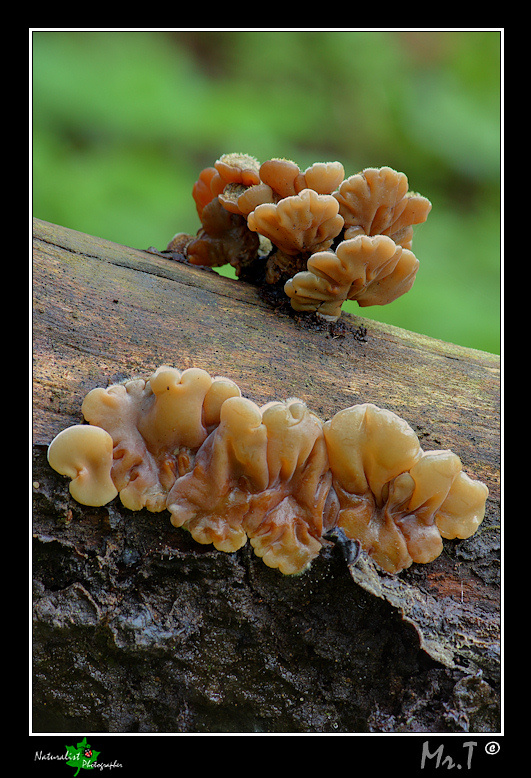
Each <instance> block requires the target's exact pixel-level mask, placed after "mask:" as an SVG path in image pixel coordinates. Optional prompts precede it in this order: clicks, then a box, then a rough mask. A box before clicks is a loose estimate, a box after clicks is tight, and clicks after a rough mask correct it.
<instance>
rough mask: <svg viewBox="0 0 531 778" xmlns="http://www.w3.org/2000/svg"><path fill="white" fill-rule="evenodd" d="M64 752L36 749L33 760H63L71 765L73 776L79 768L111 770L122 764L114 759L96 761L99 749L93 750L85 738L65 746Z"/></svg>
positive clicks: (99, 752)
mask: <svg viewBox="0 0 531 778" xmlns="http://www.w3.org/2000/svg"><path fill="white" fill-rule="evenodd" d="M65 748H66V754H65V753H63V754H55V755H54V754H51V753H43V752H42V751H37V752H36V753H35V760H39V761H46V762H48V761H55V760H57V761H65V762H66V764H67V766H68V767H73V768H74V769H75V773H74V774H73V778H76V776H77V775H79V771H80V770H100V771H103V770H112V768H113V767H122V765H121V764H120V763H119V762H118V761H117V760H116V759H115V760H114V761H113V762H101V761H98V757H99V755H100V754H101V751H95V750H94V749H93V748H92V746H91V745H90V743H89V742H88V741H87V738H86V737H84V738H83V740H82V741H81V742H80V743H78V744H77V745H76V746H65Z"/></svg>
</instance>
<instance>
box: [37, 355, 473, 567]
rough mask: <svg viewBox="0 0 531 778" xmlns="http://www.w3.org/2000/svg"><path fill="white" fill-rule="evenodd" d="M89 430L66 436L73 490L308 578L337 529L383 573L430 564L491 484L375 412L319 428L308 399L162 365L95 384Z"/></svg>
mask: <svg viewBox="0 0 531 778" xmlns="http://www.w3.org/2000/svg"><path fill="white" fill-rule="evenodd" d="M82 410H83V414H84V416H85V418H86V420H87V421H88V422H89V423H90V425H76V426H75V427H71V428H69V429H67V430H65V431H63V432H61V433H59V435H58V436H57V437H56V438H55V439H54V440H53V441H52V443H51V444H50V448H49V453H48V457H49V461H50V465H51V466H52V467H53V468H54V469H56V470H57V471H58V472H60V473H63V474H65V475H67V476H69V477H70V478H71V479H72V483H71V484H70V489H71V492H72V496H73V497H74V498H75V499H76V500H78V501H79V502H81V503H82V504H85V505H103V504H106V503H107V502H109V501H110V500H112V499H113V498H114V497H115V496H116V494H117V493H119V495H120V499H121V501H122V503H123V504H124V505H125V507H127V508H130V509H131V510H139V509H140V508H143V507H146V508H147V509H148V510H150V511H161V510H163V509H167V510H168V511H169V512H170V514H171V521H172V523H173V524H174V525H175V526H177V527H184V528H185V529H187V530H188V531H189V532H190V533H191V534H192V537H193V538H194V539H195V540H197V541H198V542H199V543H212V544H213V545H214V546H215V547H216V548H217V549H219V550H221V551H236V550H237V549H238V548H240V547H241V546H242V545H244V544H245V543H246V542H247V539H249V541H250V543H251V545H252V546H253V548H254V551H255V553H256V554H257V555H258V556H260V557H262V559H263V560H264V562H265V564H267V565H269V566H270V567H275V568H278V569H279V570H280V571H281V572H282V573H284V574H286V575H288V574H294V573H300V572H302V571H303V570H305V569H306V567H307V566H308V565H309V564H310V563H311V561H312V560H313V559H314V558H315V557H316V556H317V555H318V554H319V551H320V550H321V547H322V545H323V543H324V542H325V541H324V540H323V534H324V533H326V532H327V531H329V530H330V529H332V528H334V527H340V528H342V529H343V531H344V532H345V533H346V535H347V536H348V537H349V538H351V539H353V540H357V541H359V543H360V544H361V546H362V547H363V549H364V550H365V551H366V552H367V553H368V554H369V555H370V556H372V557H373V558H374V559H375V561H376V562H377V563H378V564H379V565H380V566H381V567H383V568H384V569H385V570H387V571H388V572H391V573H396V572H399V571H400V570H402V569H403V568H405V567H408V566H409V565H410V564H411V563H412V562H420V563H425V562H429V561H431V560H433V559H435V558H436V557H437V556H438V555H439V554H440V552H441V550H442V539H441V538H442V537H444V538H455V537H459V538H466V537H469V536H470V535H472V534H473V533H474V532H475V531H476V529H477V527H478V526H479V524H480V522H481V520H482V518H483V515H484V511H485V501H486V498H487V494H488V490H487V487H486V486H484V484H482V483H480V482H479V481H473V480H472V479H471V478H469V477H468V476H467V475H466V474H465V473H463V471H462V466H461V462H460V460H459V458H458V457H457V456H456V455H455V454H453V453H452V452H451V451H428V452H424V451H423V450H422V449H421V447H420V444H419V441H418V438H417V436H416V435H415V433H414V431H413V430H412V429H411V427H410V426H409V425H408V424H407V423H406V422H405V421H404V420H403V419H401V418H399V417H398V416H396V415H395V414H394V413H392V412H390V411H387V410H382V409H380V408H377V407H376V406H375V405H372V404H364V405H355V406H353V407H351V408H347V409H346V410H343V411H339V412H338V413H337V414H336V415H335V416H334V417H333V418H332V419H331V420H330V421H328V422H326V423H325V424H323V423H322V422H321V420H320V419H319V418H318V417H317V416H316V415H315V414H313V413H312V412H311V411H310V410H309V409H308V408H307V407H306V406H305V405H304V403H303V402H301V401H300V400H297V399H290V400H287V401H286V402H272V403H267V404H266V405H264V406H262V407H261V408H260V407H259V406H257V405H256V404H255V403H253V402H252V401H251V400H248V399H246V398H244V397H242V396H241V393H240V390H239V388H238V386H237V385H236V384H235V383H234V382H233V381H231V380H230V379H227V378H212V377H211V376H210V375H209V374H208V373H207V372H206V371H204V370H201V369H199V368H190V369H188V370H185V371H184V372H182V373H181V372H180V371H178V370H176V369H174V368H170V367H166V366H164V367H161V368H159V369H158V370H157V371H155V373H153V375H152V376H151V377H150V378H149V379H148V380H147V381H145V380H142V379H137V380H131V381H126V382H125V383H124V384H118V385H114V386H110V387H109V388H107V389H93V390H92V391H91V392H89V394H88V395H87V396H86V398H85V400H84V402H83V405H82Z"/></svg>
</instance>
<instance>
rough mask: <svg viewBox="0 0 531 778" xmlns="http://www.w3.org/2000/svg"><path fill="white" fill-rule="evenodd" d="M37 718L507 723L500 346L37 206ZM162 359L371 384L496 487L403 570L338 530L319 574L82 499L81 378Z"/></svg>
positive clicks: (145, 723)
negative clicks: (294, 292) (392, 317)
mask: <svg viewBox="0 0 531 778" xmlns="http://www.w3.org/2000/svg"><path fill="white" fill-rule="evenodd" d="M33 282H34V313H33V337H34V349H33V352H34V369H33V384H34V394H33V412H34V413H33V416H34V427H33V444H34V445H33V448H34V452H33V453H34V473H33V488H34V551H33V566H34V596H35V600H34V619H35V622H34V641H35V642H34V662H35V664H34V731H36V732H52V731H53V732H60V731H72V730H82V731H100V732H124V733H125V732H227V733H230V732H275V733H281V732H282V733H283V732H291V733H298V732H312V733H318V732H469V731H470V732H494V731H498V730H499V727H500V718H499V717H500V711H499V688H500V658H499V625H500V582H499V573H500V570H499V566H500V541H499V504H500V496H499V451H500V444H499V435H500V432H499V359H498V357H496V356H495V355H491V354H486V353H484V352H479V351H475V350H472V349H467V348H463V347H460V346H456V345H453V344H449V343H444V342H442V341H439V340H435V339H432V338H428V337H425V336H422V335H418V334H416V333H411V332H406V331H404V330H401V329H398V328H396V327H391V326H388V325H383V324H380V323H377V322H373V321H370V320H369V319H364V318H361V317H357V316H351V315H346V314H343V315H342V317H341V322H340V325H338V326H337V325H336V326H335V327H329V326H328V325H319V324H317V323H316V322H315V321H314V320H312V319H308V317H306V318H305V317H304V316H298V315H296V314H295V313H294V312H293V311H291V310H290V309H289V306H287V305H285V304H278V303H277V301H273V300H271V299H268V296H267V294H266V293H264V292H263V291H261V290H260V289H259V288H257V287H255V286H252V285H250V284H246V283H243V282H241V281H233V280H232V279H228V278H224V277H222V276H220V275H219V274H217V273H215V272H213V271H210V270H206V269H203V268H197V267H192V266H190V265H188V264H186V263H180V262H175V261H172V260H171V259H169V258H168V257H167V256H163V255H160V254H158V253H156V252H150V251H140V250H138V249H133V248H129V247H125V246H120V245H117V244H115V243H111V242H109V241H106V240H102V239H99V238H95V237H92V236H89V235H85V234H82V233H79V232H75V231H73V230H69V229H66V228H64V227H60V226H57V225H53V224H49V223H46V222H43V221H39V220H35V221H34V264H33ZM161 364H168V365H172V366H175V367H178V368H179V369H185V368H187V367H192V366H195V367H201V368H204V369H205V370H207V371H208V372H209V373H211V374H212V375H216V374H222V375H225V376H227V377H229V378H231V379H233V380H234V381H236V382H237V384H238V385H239V386H240V388H241V390H242V394H243V395H244V396H246V397H248V398H250V399H252V400H254V401H255V402H257V403H258V404H262V403H265V402H268V401H270V400H278V399H285V398H287V397H292V396H297V397H298V398H300V399H301V400H303V401H304V402H306V403H307V405H308V406H309V407H310V408H311V409H312V410H313V411H315V412H316V413H318V414H319V416H320V417H321V418H323V419H328V418H331V416H333V415H334V413H336V412H337V411H338V410H340V409H342V408H345V407H348V406H350V405H354V404H356V403H361V402H373V403H375V404H377V405H379V406H381V407H383V408H387V409H389V410H392V411H394V412H395V413H397V414H399V415H400V416H401V417H403V418H404V419H405V420H406V421H407V422H408V423H409V424H410V425H411V426H412V427H413V429H414V430H415V432H416V433H417V435H418V437H419V439H420V441H421V445H422V447H423V448H424V449H425V450H429V449H437V448H450V449H452V450H453V451H454V452H455V453H456V454H458V455H459V457H460V458H461V460H462V462H463V465H464V469H465V471H467V472H468V473H469V474H470V475H471V476H472V477H474V478H478V479H480V480H482V481H483V482H484V483H486V484H487V486H488V487H489V499H488V502H487V513H486V516H485V519H484V521H483V523H482V525H481V526H480V528H479V530H478V532H477V533H476V535H474V536H473V537H472V538H470V539H468V540H465V541H445V542H444V552H443V554H442V555H441V556H440V557H439V558H438V559H437V560H435V561H434V562H432V563H431V564H428V565H412V567H411V568H409V569H407V570H405V571H403V572H402V573H400V574H399V575H394V576H393V575H389V574H387V573H385V572H384V571H382V570H381V569H380V568H379V567H378V566H377V565H376V564H375V563H374V562H372V560H371V559H370V558H369V557H367V556H366V555H364V554H362V556H361V558H360V559H359V560H358V562H357V563H356V564H355V565H351V566H348V565H347V564H346V562H345V560H344V559H343V557H342V556H341V554H340V552H339V549H338V548H337V547H336V548H332V549H330V550H327V551H326V552H324V553H322V554H321V555H320V556H319V557H318V558H317V559H316V560H315V561H314V563H313V564H312V566H311V568H310V569H309V570H308V571H307V572H305V573H304V574H303V575H302V576H294V577H291V576H282V575H281V574H280V573H279V571H278V570H271V569H269V568H267V567H266V566H265V565H264V564H263V563H262V561H261V560H260V559H258V558H257V557H255V556H254V555H253V554H252V551H251V550H250V549H249V547H248V545H247V546H244V547H243V548H242V549H241V550H240V551H238V552H235V553H231V554H225V553H223V552H219V551H216V550H215V549H214V548H212V547H210V546H200V545H198V544H197V543H195V542H194V541H193V540H192V539H191V538H190V536H189V535H188V534H187V533H185V532H183V531H182V530H179V529H175V528H173V527H172V526H171V525H170V523H169V520H168V514H166V513H162V514H152V513H148V512H147V511H139V512H137V513H132V512H130V511H128V510H126V509H125V508H124V507H123V506H122V505H121V504H120V502H119V500H115V501H113V502H112V503H110V504H109V505H107V506H105V507H103V508H87V507H86V506H81V505H78V504H77V503H75V502H74V501H73V500H72V499H71V497H70V495H69V492H68V483H67V479H65V478H63V477H61V476H59V475H58V474H57V473H55V472H54V471H52V470H51V469H50V467H49V466H48V463H47V461H46V448H47V446H48V444H49V443H50V441H51V440H52V438H53V437H54V436H55V435H56V434H57V433H58V432H60V431H61V430H62V429H64V428H65V427H66V426H69V425H70V424H74V423H79V422H80V421H81V420H82V417H81V412H80V407H81V402H82V399H83V397H84V396H85V394H86V393H87V392H88V391H89V390H90V389H92V388H94V387H96V386H103V387H105V386H108V385H109V384H112V383H116V382H119V381H121V380H123V379H125V378H130V377H133V376H138V377H147V376H148V375H149V374H150V373H151V372H152V371H153V370H154V369H156V368H157V367H158V366H159V365H161Z"/></svg>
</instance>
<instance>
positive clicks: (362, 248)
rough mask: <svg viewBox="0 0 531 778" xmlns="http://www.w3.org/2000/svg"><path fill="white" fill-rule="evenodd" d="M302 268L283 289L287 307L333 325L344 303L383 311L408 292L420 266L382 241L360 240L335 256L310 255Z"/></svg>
mask: <svg viewBox="0 0 531 778" xmlns="http://www.w3.org/2000/svg"><path fill="white" fill-rule="evenodd" d="M307 267H308V270H306V271H301V272H300V273H297V274H296V275H295V276H293V278H291V279H289V280H288V281H287V282H286V284H285V286H284V291H285V292H286V294H287V295H288V297H290V299H291V306H292V308H293V309H294V310H296V311H316V312H317V313H318V314H319V315H321V316H323V317H324V318H327V319H330V320H332V321H334V320H335V319H337V318H338V317H339V316H340V314H341V306H342V305H343V303H344V302H345V300H356V301H357V303H358V305H360V306H368V305H386V304H387V303H390V302H392V301H393V300H396V299H397V297H400V296H401V295H403V294H405V293H406V292H408V291H409V290H410V289H411V287H412V286H413V283H414V281H415V277H416V274H417V270H418V267H419V262H418V260H417V258H416V257H415V255H414V254H413V253H412V252H411V251H408V250H407V249H403V248H402V247H401V246H397V245H396V244H395V242H394V241H393V240H391V238H388V237H387V236H385V235H375V236H374V237H369V236H367V235H359V236H358V237H356V238H351V239H350V240H346V241H343V242H341V243H340V244H339V245H338V246H337V248H336V250H335V252H334V251H319V252H317V253H315V254H312V256H311V257H310V258H309V259H308V262H307Z"/></svg>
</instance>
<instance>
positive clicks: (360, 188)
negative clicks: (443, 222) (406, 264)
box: [334, 167, 431, 249]
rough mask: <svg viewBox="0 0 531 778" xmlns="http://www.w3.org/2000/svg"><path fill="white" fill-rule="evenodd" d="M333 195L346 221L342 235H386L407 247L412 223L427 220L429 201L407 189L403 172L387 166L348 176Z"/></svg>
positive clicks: (408, 247) (350, 236) (411, 231)
mask: <svg viewBox="0 0 531 778" xmlns="http://www.w3.org/2000/svg"><path fill="white" fill-rule="evenodd" d="M334 196H335V197H336V198H337V200H338V202H339V213H340V214H341V216H342V217H343V219H344V220H345V236H344V237H345V238H347V239H348V238H353V237H355V236H356V235H360V234H361V235H388V236H389V237H390V238H392V239H393V240H394V242H395V243H398V244H400V245H401V246H402V247H403V248H406V249H410V248H411V242H412V238H413V225H414V224H420V223H421V222H424V221H426V219H427V218H428V214H429V212H430V210H431V203H430V201H429V200H427V199H426V198H425V197H422V196H421V195H418V194H414V193H412V192H408V180H407V176H406V175H405V174H404V173H397V171H396V170H393V169H392V168H390V167H381V168H366V169H365V170H363V171H362V172H361V173H357V174H356V175H354V176H350V177H349V178H347V179H346V180H345V181H343V183H342V184H341V186H340V187H339V189H338V190H337V192H335V193H334Z"/></svg>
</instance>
